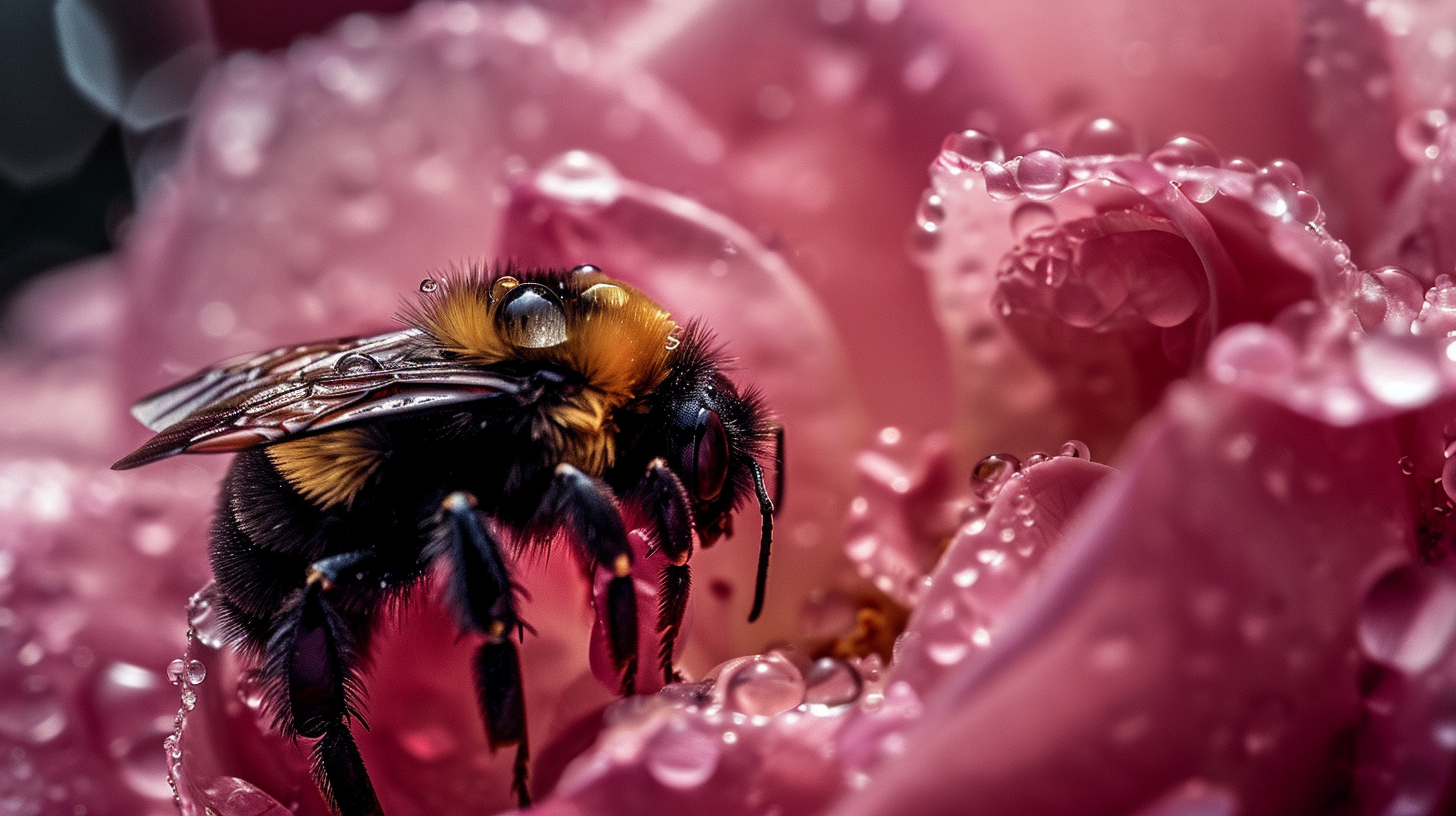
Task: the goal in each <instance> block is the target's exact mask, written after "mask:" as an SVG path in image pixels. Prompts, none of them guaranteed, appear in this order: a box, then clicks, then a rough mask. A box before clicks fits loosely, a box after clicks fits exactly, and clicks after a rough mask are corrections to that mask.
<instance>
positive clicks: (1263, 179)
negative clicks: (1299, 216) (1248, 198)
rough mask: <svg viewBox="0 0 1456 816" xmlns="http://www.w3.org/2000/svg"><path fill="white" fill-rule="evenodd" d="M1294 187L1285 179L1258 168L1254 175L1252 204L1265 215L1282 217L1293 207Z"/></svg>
mask: <svg viewBox="0 0 1456 816" xmlns="http://www.w3.org/2000/svg"><path fill="white" fill-rule="evenodd" d="M1293 199H1294V188H1293V187H1292V186H1290V184H1289V182H1288V181H1286V180H1285V179H1283V178H1281V177H1279V176H1275V175H1272V174H1270V173H1269V172H1268V170H1260V171H1259V172H1258V173H1256V174H1255V176H1254V206H1256V207H1258V208H1259V209H1260V210H1262V211H1263V212H1264V214H1265V215H1271V216H1273V217H1275V218H1283V217H1284V216H1286V215H1289V214H1290V213H1291V212H1292V211H1293V209H1294V202H1293Z"/></svg>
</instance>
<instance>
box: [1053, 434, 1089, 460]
mask: <svg viewBox="0 0 1456 816" xmlns="http://www.w3.org/2000/svg"><path fill="white" fill-rule="evenodd" d="M1057 455H1058V456H1070V457H1072V458H1074V459H1086V460H1088V461H1091V460H1092V449H1091V448H1089V447H1087V443H1086V442H1083V441H1081V440H1079V439H1072V440H1068V441H1067V443H1066V444H1064V445H1062V449H1061V450H1059V451H1057Z"/></svg>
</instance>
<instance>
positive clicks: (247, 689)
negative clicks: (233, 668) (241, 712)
mask: <svg viewBox="0 0 1456 816" xmlns="http://www.w3.org/2000/svg"><path fill="white" fill-rule="evenodd" d="M266 690H267V683H266V682H264V679H263V673H262V672H261V671H258V670H257V669H252V670H249V671H246V672H243V674H242V676H240V677H239V678H238V692H237V693H238V702H240V703H242V704H243V705H244V706H247V708H248V710H250V711H253V712H254V713H257V712H260V711H262V710H263V699H264V693H265V692H266Z"/></svg>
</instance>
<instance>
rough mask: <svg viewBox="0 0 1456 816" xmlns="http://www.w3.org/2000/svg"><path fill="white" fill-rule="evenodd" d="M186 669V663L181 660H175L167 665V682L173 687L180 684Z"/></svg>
mask: <svg viewBox="0 0 1456 816" xmlns="http://www.w3.org/2000/svg"><path fill="white" fill-rule="evenodd" d="M186 669H187V663H186V662H185V661H184V660H182V658H180V657H179V658H177V659H176V660H173V661H172V662H171V663H168V664H167V682H169V683H171V684H172V685H174V686H179V685H181V684H182V678H183V675H184V673H185V672H186Z"/></svg>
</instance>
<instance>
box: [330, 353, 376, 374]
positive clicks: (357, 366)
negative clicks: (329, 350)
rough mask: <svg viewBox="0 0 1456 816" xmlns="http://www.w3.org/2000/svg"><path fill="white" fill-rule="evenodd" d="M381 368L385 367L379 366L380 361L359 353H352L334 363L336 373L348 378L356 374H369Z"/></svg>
mask: <svg viewBox="0 0 1456 816" xmlns="http://www.w3.org/2000/svg"><path fill="white" fill-rule="evenodd" d="M381 368H383V366H381V365H380V364H379V361H378V360H376V359H374V358H373V357H370V356H369V355H368V354H364V353H362V352H358V351H351V352H349V353H348V354H345V355H344V356H343V357H340V358H339V359H338V362H335V363H334V373H335V374H339V375H341V376H346V377H347V376H351V375H354V374H368V373H369V372H371V371H378V370H380V369H381Z"/></svg>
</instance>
